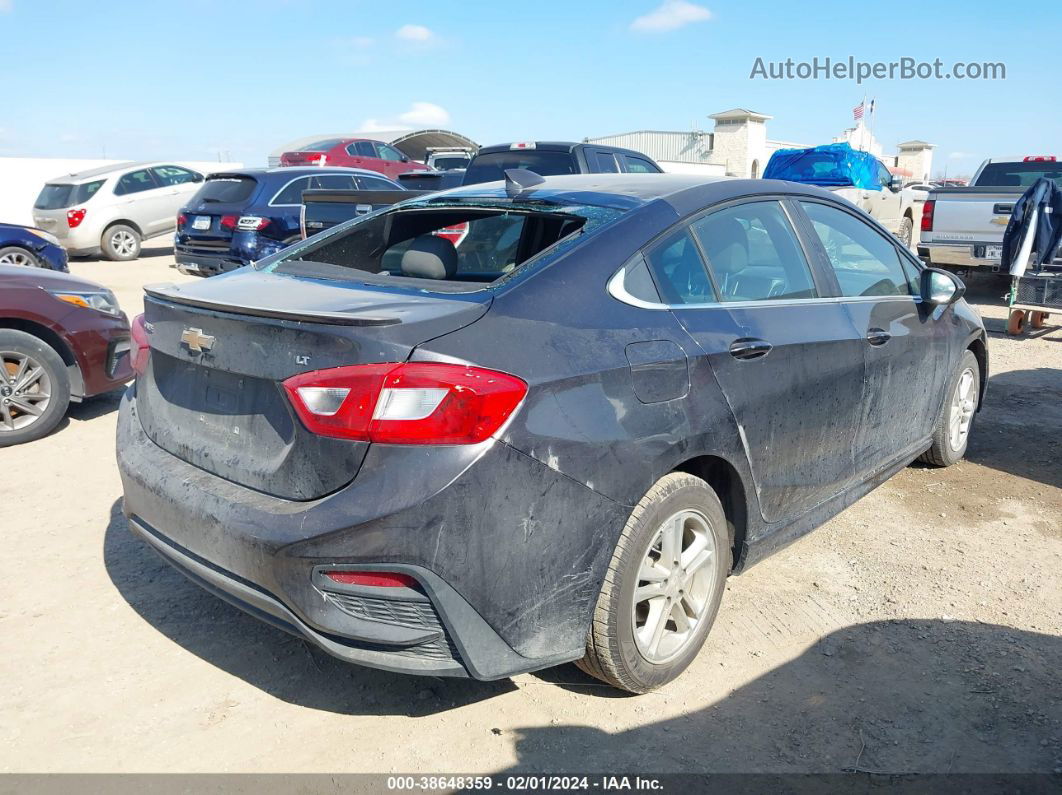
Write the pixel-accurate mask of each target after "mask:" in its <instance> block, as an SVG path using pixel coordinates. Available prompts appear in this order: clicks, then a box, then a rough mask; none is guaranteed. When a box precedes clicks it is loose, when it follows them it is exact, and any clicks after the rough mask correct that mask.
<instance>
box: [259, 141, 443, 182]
mask: <svg viewBox="0 0 1062 795" xmlns="http://www.w3.org/2000/svg"><path fill="white" fill-rule="evenodd" d="M280 165H281V166H345V167H348V168H365V169H368V170H369V171H377V172H379V173H381V174H383V175H384V176H385V177H389V178H391V179H396V178H397V177H398V175H399V174H402V173H405V172H408V171H427V170H429V169H428V167H427V166H426V165H424V164H423V163H418V162H416V161H415V160H412V159H410V157H409V155H407V154H406V153H405V152H402V151H400V150H399V149H397V148H395V147H393V146H391V145H390V144H385V143H384V142H383V141H373V140H372V139H370V138H329V139H326V140H323V141H315V142H314V143H312V144H308V145H306V146H304V147H302V148H301V149H296V150H295V151H292V152H284V153H283V154H282V155H281V156H280Z"/></svg>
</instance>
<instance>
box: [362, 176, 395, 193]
mask: <svg viewBox="0 0 1062 795" xmlns="http://www.w3.org/2000/svg"><path fill="white" fill-rule="evenodd" d="M357 182H358V188H359V189H361V190H405V188H403V187H402V186H401V185H395V184H394V183H393V182H388V181H387V180H386V179H381V178H379V177H366V176H363V175H361V174H359V175H358V176H357Z"/></svg>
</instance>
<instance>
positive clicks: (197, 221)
mask: <svg viewBox="0 0 1062 795" xmlns="http://www.w3.org/2000/svg"><path fill="white" fill-rule="evenodd" d="M209 228H210V216H209V215H197V216H196V217H195V218H193V219H192V229H196V230H198V231H200V232H203V231H206V230H207V229H209Z"/></svg>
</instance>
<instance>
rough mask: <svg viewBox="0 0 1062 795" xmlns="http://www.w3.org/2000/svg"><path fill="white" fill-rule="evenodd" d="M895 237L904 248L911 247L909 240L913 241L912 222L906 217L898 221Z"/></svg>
mask: <svg viewBox="0 0 1062 795" xmlns="http://www.w3.org/2000/svg"><path fill="white" fill-rule="evenodd" d="M896 237H897V238H899V240H900V242H901V243H903V245H904V248H910V247H911V240H913V239H914V221H912V220H911V219H910V217H908V216H906V215H905V216H904V217H903V220H902V221H900V228H899V230H897V232H896Z"/></svg>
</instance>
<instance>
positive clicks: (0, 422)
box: [0, 265, 133, 447]
mask: <svg viewBox="0 0 1062 795" xmlns="http://www.w3.org/2000/svg"><path fill="white" fill-rule="evenodd" d="M129 340H130V338H129V321H128V319H127V318H126V316H125V314H124V313H123V312H122V310H121V308H119V306H118V301H117V300H115V297H114V294H113V293H112V292H111V291H110V290H107V289H106V288H104V287H103V286H102V285H99V284H96V283H95V282H90V281H88V280H87V279H80V278H77V277H75V276H71V275H69V274H67V273H56V272H55V271H49V270H42V269H37V268H32V269H31V268H25V267H19V266H15V265H0V447H7V446H9V445H13V444H20V443H22V442H29V441H33V440H34V439H39V438H41V437H42V436H45V435H47V434H49V433H51V432H52V430H54V428H55V426H56V425H58V424H59V422H60V420H62V418H63V416H64V415H65V414H66V409H67V406H68V405H69V404H70V401H74V402H80V401H81V400H83V399H85V398H88V397H92V396H94V395H99V394H101V393H104V392H110V391H112V390H114V389H119V388H121V387H122V386H123V385H124V384H125V383H126V382H127V381H128V380H129V379H130V378H131V377H132V374H133V372H132V368H131V363H130V360H129V346H130V341H129Z"/></svg>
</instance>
